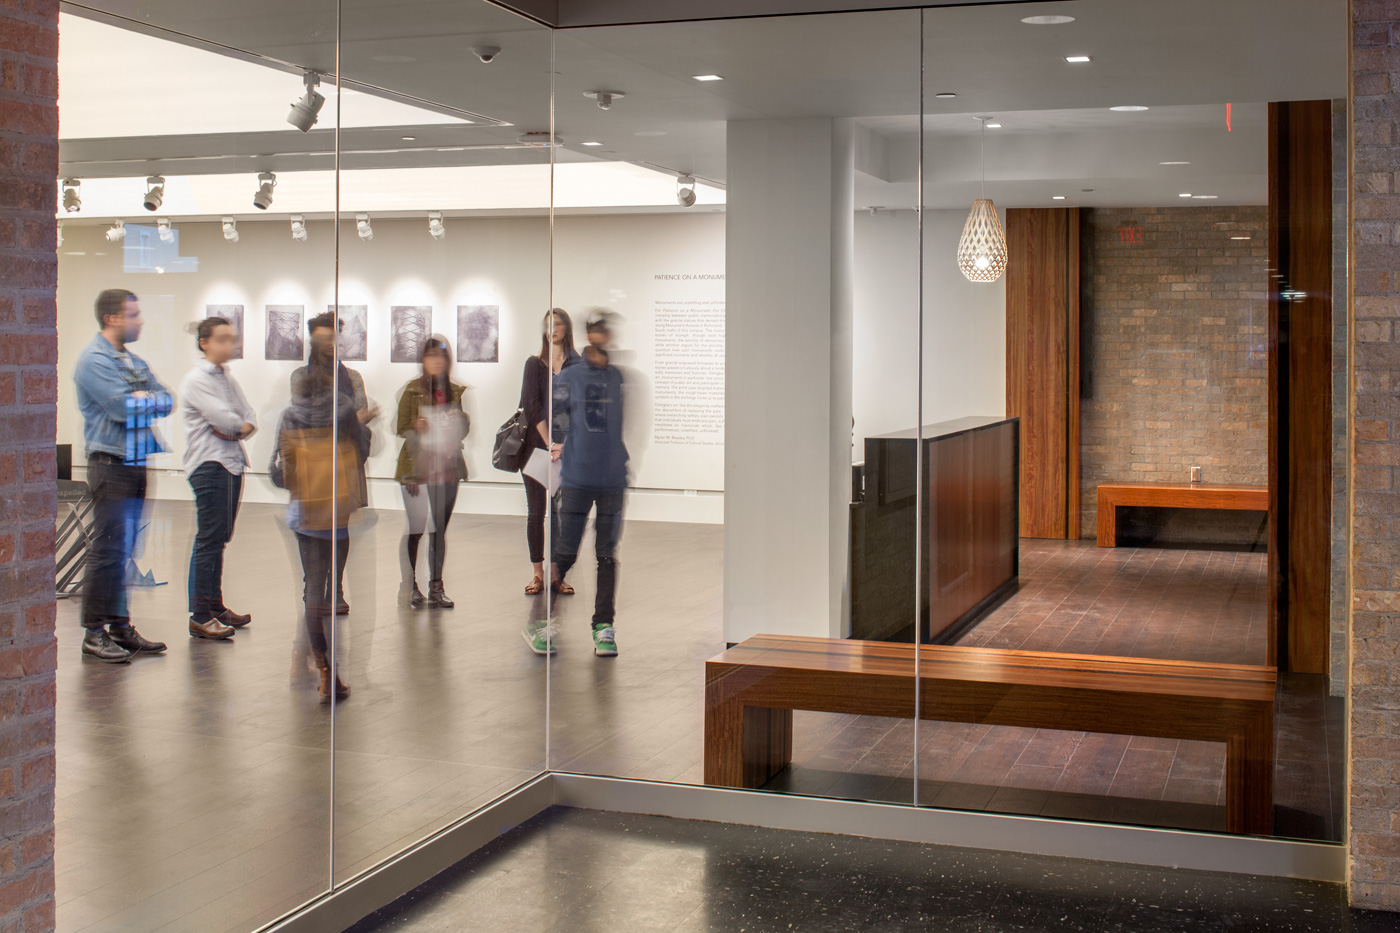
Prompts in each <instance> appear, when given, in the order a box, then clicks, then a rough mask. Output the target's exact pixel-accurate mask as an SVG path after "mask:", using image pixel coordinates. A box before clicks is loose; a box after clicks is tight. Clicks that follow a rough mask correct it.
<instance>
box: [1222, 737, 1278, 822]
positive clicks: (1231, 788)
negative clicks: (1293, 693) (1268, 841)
mask: <svg viewBox="0 0 1400 933" xmlns="http://www.w3.org/2000/svg"><path fill="white" fill-rule="evenodd" d="M1225 826H1226V830H1227V831H1228V832H1232V833H1247V834H1249V835H1253V836H1268V835H1272V834H1273V831H1274V717H1273V713H1272V710H1271V711H1270V712H1268V713H1265V714H1260V715H1259V716H1258V717H1256V720H1255V721H1254V722H1253V723H1251V724H1250V726H1249V728H1248V729H1246V730H1245V731H1244V733H1243V734H1241V735H1238V736H1236V737H1234V738H1232V739H1230V741H1228V742H1227V743H1226V751H1225Z"/></svg>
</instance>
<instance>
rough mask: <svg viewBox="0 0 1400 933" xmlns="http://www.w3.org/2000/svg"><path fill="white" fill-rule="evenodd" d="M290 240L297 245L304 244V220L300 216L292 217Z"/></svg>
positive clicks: (294, 215)
mask: <svg viewBox="0 0 1400 933" xmlns="http://www.w3.org/2000/svg"><path fill="white" fill-rule="evenodd" d="M292 239H293V240H296V241H297V242H298V243H305V242H306V218H305V217H303V216H301V215H300V214H293V215H292Z"/></svg>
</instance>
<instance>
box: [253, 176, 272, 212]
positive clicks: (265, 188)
mask: <svg viewBox="0 0 1400 933" xmlns="http://www.w3.org/2000/svg"><path fill="white" fill-rule="evenodd" d="M276 187H277V176H276V175H274V174H273V173H271V172H263V173H262V174H261V175H259V176H258V193H257V194H255V195H253V206H254V207H256V208H257V209H258V210H260V211H265V210H267V209H268V208H269V207H271V206H272V189H273V188H276Z"/></svg>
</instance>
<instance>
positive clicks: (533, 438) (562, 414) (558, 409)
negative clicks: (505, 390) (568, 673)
mask: <svg viewBox="0 0 1400 933" xmlns="http://www.w3.org/2000/svg"><path fill="white" fill-rule="evenodd" d="M578 359H579V355H578V352H577V351H576V350H575V349H574V323H573V321H571V320H570V319H569V315H568V312H566V311H564V310H563V309H562V308H555V309H553V310H552V311H550V312H549V313H548V314H546V315H545V316H544V328H543V333H542V334H541V337H540V352H539V355H538V356H532V357H530V358H529V359H527V360H526V361H525V376H524V379H523V381H522V383H521V386H520V407H521V408H523V409H525V420H526V422H527V423H529V424H531V425H533V426H534V430H533V431H531V432H530V433H529V434H528V435H526V443H527V444H528V445H529V447H530V449H531V450H536V449H538V450H548V451H549V452H550V457H551V459H554V460H558V459H559V451H560V445H561V444H562V443H563V440H564V433H565V431H566V430H567V429H568V424H567V422H561V419H567V418H568V414H567V412H566V410H565V409H566V405H565V404H564V403H565V402H567V399H561V400H555V403H554V405H553V410H554V425H553V429H552V430H551V428H550V426H549V425H547V424H546V423H545V422H546V421H547V420H548V419H549V417H550V409H551V404H550V402H551V398H550V396H551V393H552V383H553V379H552V376H556V375H558V374H559V373H560V372H562V371H563V370H564V368H565V367H568V366H572V365H573V364H574V363H576V362H578ZM521 478H522V479H524V480H525V503H526V507H527V514H528V518H527V519H526V521H525V538H526V541H528V542H529V545H530V563H531V564H533V565H534V576H533V577H532V578H531V580H530V583H529V584H528V585H527V586H526V587H525V595H526V596H534V595H535V594H537V593H539V592H540V590H542V589H543V588H544V516H545V512H546V511H549V512H550V517H549V518H550V521H549V530H550V533H549V540H550V542H551V545H552V544H553V542H555V541H558V540H559V515H558V513H557V512H556V511H554V510H551V509H549V505H548V500H549V492H548V490H546V489H545V487H544V486H542V485H540V484H539V483H537V482H535V481H534V480H533V479H531V478H530V477H529V476H526V475H525V474H524V473H522V474H521ZM550 578H551V580H552V581H553V586H554V588H555V589H556V590H558V591H559V592H560V593H565V594H568V593H572V592H573V591H574V588H573V587H571V586H569V584H567V583H565V582H564V580H563V578H561V577H560V576H559V570H558V568H557V567H555V566H554V565H553V562H551V564H550Z"/></svg>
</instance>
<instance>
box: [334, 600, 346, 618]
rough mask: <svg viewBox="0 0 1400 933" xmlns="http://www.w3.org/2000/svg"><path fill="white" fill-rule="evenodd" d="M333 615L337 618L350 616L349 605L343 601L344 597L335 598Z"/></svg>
mask: <svg viewBox="0 0 1400 933" xmlns="http://www.w3.org/2000/svg"><path fill="white" fill-rule="evenodd" d="M335 614H336V615H338V616H348V615H349V614H350V604H349V603H347V602H346V601H345V597H344V596H337V597H336V600H335Z"/></svg>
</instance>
